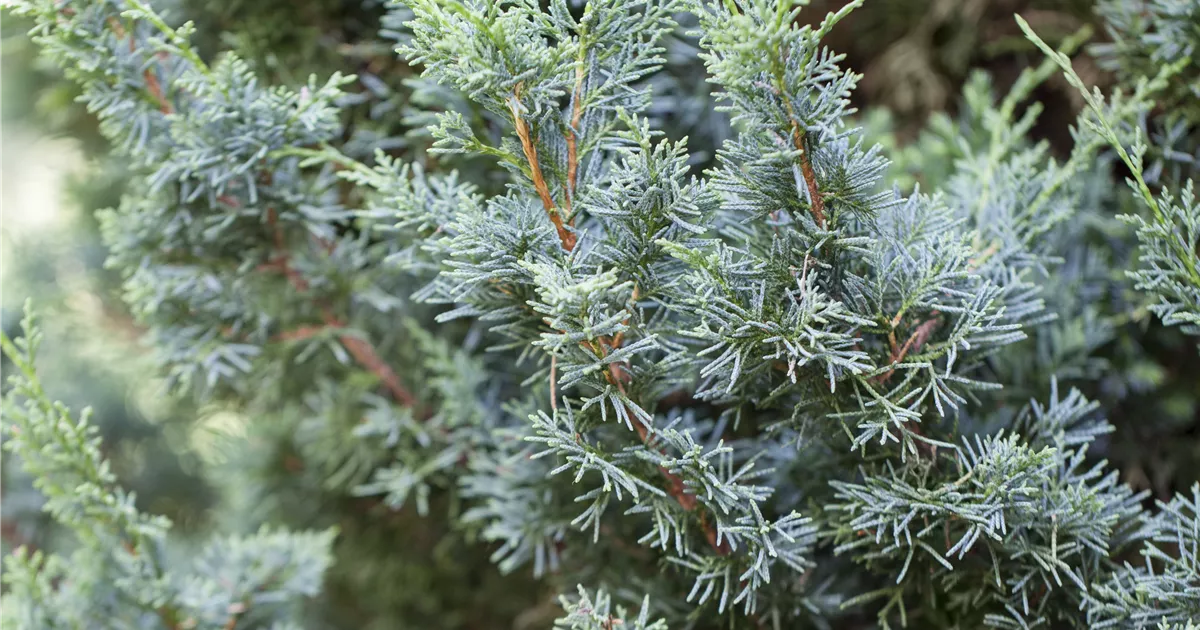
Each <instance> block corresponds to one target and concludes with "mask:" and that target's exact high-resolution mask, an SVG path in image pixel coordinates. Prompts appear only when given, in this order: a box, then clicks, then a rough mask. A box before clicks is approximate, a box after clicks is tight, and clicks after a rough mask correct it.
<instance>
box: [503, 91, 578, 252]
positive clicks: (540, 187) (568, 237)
mask: <svg viewBox="0 0 1200 630" xmlns="http://www.w3.org/2000/svg"><path fill="white" fill-rule="evenodd" d="M520 102H521V84H520V83H518V84H517V87H516V89H515V90H513V99H512V101H511V102H510V103H509V110H510V111H512V115H513V125H514V126H515V127H516V130H517V138H519V139H520V140H521V149H522V150H523V151H524V152H525V160H526V161H527V162H529V175H530V178H531V179H533V187H534V188H535V189H536V190H537V193H538V197H540V198H541V200H542V207H543V208H545V209H546V214H547V215H548V216H549V217H550V222H551V223H553V224H554V229H555V230H556V231H557V232H558V240H559V241H561V242H562V246H563V249H565V250H567V251H571V250H573V249H575V239H576V237H575V233H574V232H572V231H570V230H568V229H567V225H566V224H565V223H564V222H563V218H562V213H561V212H559V210H558V206H556V205H554V198H553V197H551V196H550V187H549V186H547V185H546V177H545V176H544V175H542V167H541V164H539V163H538V155H537V147H536V146H534V140H533V135H532V133H531V132H530V130H529V125H528V124H526V123H525V119H524V118H523V117H522V116H521V107H520Z"/></svg>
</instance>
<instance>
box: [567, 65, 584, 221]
mask: <svg viewBox="0 0 1200 630" xmlns="http://www.w3.org/2000/svg"><path fill="white" fill-rule="evenodd" d="M583 77H584V71H583V63H582V60H580V62H579V63H578V64H577V65H576V66H575V90H574V91H573V92H572V93H571V100H572V103H573V110H572V112H571V128H570V129H569V130H568V133H567V195H566V201H565V203H566V206H567V214H568V215H570V214H571V213H572V210H571V202H572V201H573V200H574V197H575V177H576V172H577V171H578V169H579V155H578V147H577V143H578V141H579V139H578V138H577V137H576V134H577V133H578V131H577V130H578V129H579V122H580V120H582V119H583ZM568 218H569V216H568Z"/></svg>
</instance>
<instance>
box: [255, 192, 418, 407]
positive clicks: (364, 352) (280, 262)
mask: <svg viewBox="0 0 1200 630" xmlns="http://www.w3.org/2000/svg"><path fill="white" fill-rule="evenodd" d="M267 225H268V226H269V227H270V228H271V232H272V239H273V240H274V245H275V250H276V255H277V257H276V258H275V260H272V261H270V262H268V263H264V264H263V265H260V266H259V269H262V270H270V271H277V272H279V273H281V274H283V275H284V277H286V278H287V279H288V281H289V282H290V283H291V284H292V286H293V287H295V289H296V290H297V291H300V292H307V291H308V288H309V284H308V281H307V280H306V279H305V278H304V276H303V275H302V274H301V273H300V272H298V271H296V270H295V269H293V268H292V266H291V257H290V254H289V253H288V250H287V247H286V243H285V242H284V238H283V231H282V229H280V227H279V220H278V216H277V215H276V214H275V209H274V208H267ZM320 310H321V321H323V322H324V323H325V327H330V328H344V327H345V323H344V322H342V320H340V319H339V318H338V317H337V316H336V315H334V314H333V312H332V311H330V310H329V308H328V307H327V306H321V309H320ZM323 329H324V328H323V327H314V326H302V327H300V328H297V329H295V330H291V331H286V332H284V333H281V335H280V337H281V338H283V339H291V340H295V339H305V338H308V337H312V336H313V335H316V334H318V333H319V332H321V331H322V330H323ZM337 338H338V341H339V342H341V344H342V347H344V348H345V349H346V351H347V352H349V353H350V356H352V357H354V360H355V361H357V362H358V364H359V365H361V366H362V367H364V368H366V369H367V370H368V371H370V372H372V373H373V374H375V376H376V377H377V378H378V379H379V382H380V383H382V384H383V386H384V387H385V388H387V390H388V393H390V394H391V395H392V398H394V399H395V400H396V402H398V403H400V404H403V405H408V406H415V405H416V402H417V399H416V397H415V396H413V394H412V392H410V391H409V390H408V388H406V387H405V386H404V383H403V382H402V381H401V380H400V377H399V376H398V375H397V374H396V372H395V370H393V369H392V368H391V366H389V365H388V364H387V362H385V361H384V360H383V358H381V357H380V356H379V353H378V352H377V351H376V350H375V347H374V346H373V345H371V343H370V342H368V341H366V340H364V339H360V338H358V337H355V336H353V335H350V334H348V333H342V334H339V335H338V336H337Z"/></svg>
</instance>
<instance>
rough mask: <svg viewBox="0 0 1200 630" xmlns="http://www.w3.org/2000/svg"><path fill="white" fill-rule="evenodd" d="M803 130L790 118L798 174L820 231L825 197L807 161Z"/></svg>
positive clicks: (823, 217)
mask: <svg viewBox="0 0 1200 630" xmlns="http://www.w3.org/2000/svg"><path fill="white" fill-rule="evenodd" d="M787 106H788V112H789V113H791V111H792V104H791V103H790V102H789V103H788V104H787ZM804 136H805V133H804V130H803V129H801V128H800V123H799V122H797V121H796V119H795V116H794V115H793V116H792V145H793V146H795V147H796V150H797V151H799V152H800V174H801V175H803V176H804V185H805V186H806V187H807V188H808V199H809V202H810V204H811V205H810V208H811V210H812V214H813V219H814V220H816V222H817V226H818V227H820V228H821V229H824V228H825V197H824V196H822V194H821V190H820V188H818V187H817V173H816V172H815V171H813V167H812V161H811V160H809V159H808V150H807V149H805V148H804Z"/></svg>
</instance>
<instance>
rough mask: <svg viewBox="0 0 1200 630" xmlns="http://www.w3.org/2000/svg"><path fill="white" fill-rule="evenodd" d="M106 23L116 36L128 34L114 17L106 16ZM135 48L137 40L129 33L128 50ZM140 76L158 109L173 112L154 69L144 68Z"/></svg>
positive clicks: (163, 111) (122, 36) (166, 112)
mask: <svg viewBox="0 0 1200 630" xmlns="http://www.w3.org/2000/svg"><path fill="white" fill-rule="evenodd" d="M108 25H109V27H110V28H112V30H113V33H116V35H117V37H118V38H124V37H125V36H126V35H127V34H128V32H127V31H126V30H125V27H124V26H122V25H121V22H120V21H119V20H117V18H115V17H110V18H108ZM135 50H137V42H135V41H134V40H133V36H132V35H130V36H129V52H134V51H135ZM160 55H161V53H160ZM142 77H143V78H144V79H145V81H146V91H148V92H150V96H152V97H154V100H155V101H157V102H158V111H160V112H162V113H164V114H171V113H174V111H175V108H173V107H171V103H170V101H168V100H167V97H166V96H165V95H164V94H163V90H162V83H161V82H160V81H159V80H158V76H157V75H156V74H154V70H153V69H151V68H146V69H145V70H144V71H142Z"/></svg>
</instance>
